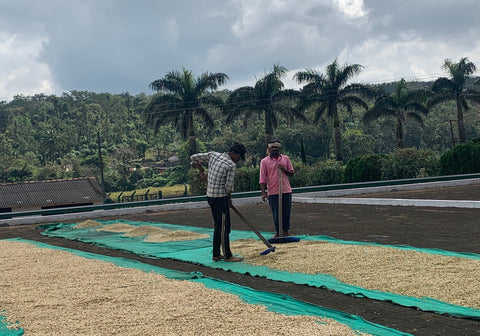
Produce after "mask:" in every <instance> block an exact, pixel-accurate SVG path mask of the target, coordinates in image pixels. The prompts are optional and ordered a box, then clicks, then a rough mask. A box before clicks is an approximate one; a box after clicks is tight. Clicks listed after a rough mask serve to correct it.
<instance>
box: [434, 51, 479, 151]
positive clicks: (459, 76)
mask: <svg viewBox="0 0 480 336" xmlns="http://www.w3.org/2000/svg"><path fill="white" fill-rule="evenodd" d="M442 69H444V70H445V71H447V72H448V74H449V75H450V77H451V78H446V77H440V78H438V79H436V80H435V82H433V86H432V90H433V91H434V92H435V93H436V94H437V95H436V96H435V97H434V98H432V100H430V101H429V103H428V107H429V108H431V107H433V106H435V105H437V104H440V103H443V102H446V101H449V100H455V103H456V105H457V122H458V138H459V140H460V142H461V143H463V142H465V141H466V137H465V122H464V120H463V111H468V110H469V109H470V107H469V106H468V103H467V101H468V100H472V101H475V102H480V94H479V93H478V92H475V91H473V90H467V89H465V82H466V79H467V78H468V77H469V76H470V75H471V74H473V73H474V72H475V70H476V66H475V64H473V63H472V62H469V61H468V58H466V57H464V58H462V59H460V61H459V62H458V63H453V62H452V61H451V60H449V59H446V60H445V62H444V63H443V65H442Z"/></svg>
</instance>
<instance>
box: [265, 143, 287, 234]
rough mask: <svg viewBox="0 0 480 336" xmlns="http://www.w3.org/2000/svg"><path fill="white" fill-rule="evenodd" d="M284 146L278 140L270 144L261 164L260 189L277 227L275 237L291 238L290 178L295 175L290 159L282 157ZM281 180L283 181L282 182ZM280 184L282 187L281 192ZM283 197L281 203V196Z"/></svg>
mask: <svg viewBox="0 0 480 336" xmlns="http://www.w3.org/2000/svg"><path fill="white" fill-rule="evenodd" d="M281 149H282V145H281V144H280V141H278V140H272V141H269V142H268V149H267V154H268V155H267V156H266V157H265V158H263V159H262V161H261V162H260V189H261V191H262V200H263V201H264V202H266V201H267V200H268V204H269V205H270V209H271V211H272V215H273V224H274V226H275V232H276V233H275V236H274V238H277V237H286V236H289V235H290V234H289V232H288V231H289V230H290V212H291V209H292V187H291V186H290V180H289V178H290V177H292V176H293V174H294V173H295V171H294V169H293V166H292V163H291V162H290V158H289V157H288V156H286V155H281V154H280V150H281ZM280 178H281V179H282V180H281V181H280ZM280 184H281V186H282V189H281V192H280ZM280 194H281V195H282V198H281V202H280V197H279V195H280ZM280 205H281V208H282V212H281V217H282V234H281V235H280V231H279V229H280V225H279V208H280Z"/></svg>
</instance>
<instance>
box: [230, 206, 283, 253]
mask: <svg viewBox="0 0 480 336" xmlns="http://www.w3.org/2000/svg"><path fill="white" fill-rule="evenodd" d="M231 208H232V210H233V211H234V212H235V213H236V214H237V216H238V217H240V219H241V220H242V222H244V223H245V224H246V225H247V226H248V227H249V228H250V229H251V230H252V231H253V232H255V234H256V235H257V236H258V238H260V239H261V240H262V242H263V243H264V244H265V245H267V247H268V249H266V250H265V251H263V252H261V253H260V255H266V254H269V253H270V252H275V246H273V245H272V244H270V243H269V242H268V240H266V239H265V237H264V236H262V234H261V233H260V232H259V231H258V230H257V229H256V228H255V226H253V224H252V223H250V222H249V221H248V219H247V218H246V217H245V216H244V215H242V214H241V212H240V211H238V209H237V208H235V207H234V206H233V205H232V206H231Z"/></svg>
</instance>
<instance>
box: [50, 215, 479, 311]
mask: <svg viewBox="0 0 480 336" xmlns="http://www.w3.org/2000/svg"><path fill="white" fill-rule="evenodd" d="M99 222H101V223H102V224H104V225H107V224H113V223H124V224H129V225H132V226H141V225H151V226H158V227H161V228H166V229H170V230H188V231H194V232H198V233H204V234H209V235H211V233H212V230H211V229H206V228H198V227H192V226H180V225H171V224H162V223H150V222H133V221H126V220H116V221H99ZM75 225H76V224H65V223H55V224H50V225H43V226H42V228H44V229H45V231H43V233H44V234H46V235H49V236H57V237H63V238H68V239H74V240H79V241H83V242H88V243H92V244H97V245H100V246H105V247H109V248H113V249H118V250H125V251H129V252H133V253H136V254H140V255H144V256H148V257H155V258H170V259H176V260H181V261H186V262H191V263H197V264H201V265H205V266H208V267H213V268H220V269H224V270H228V271H232V272H238V273H243V274H250V275H253V276H260V277H264V278H268V279H271V280H276V281H283V282H293V283H296V284H304V285H308V286H314V287H319V288H326V289H329V290H333V291H336V292H340V293H343V294H347V295H352V296H356V297H365V298H370V299H375V300H381V301H388V302H393V303H396V304H399V305H402V306H405V307H415V308H418V309H420V310H423V311H429V312H435V313H439V314H448V315H452V316H456V317H462V318H475V319H480V310H478V309H474V308H469V307H462V306H457V305H453V304H450V303H447V302H443V301H439V300H435V299H432V298H429V297H423V298H415V297H410V296H404V295H399V294H394V293H388V292H380V291H375V290H368V289H365V288H362V287H358V286H354V285H349V284H346V283H343V282H341V281H339V280H338V279H336V278H335V277H333V276H331V275H328V274H305V273H290V272H287V271H278V270H273V269H270V268H268V267H266V266H255V265H250V264H248V263H245V262H244V263H225V262H214V261H212V259H211V256H212V252H211V238H210V239H209V238H207V239H198V240H189V241H185V242H168V243H150V242H148V243H147V242H144V241H143V237H138V238H127V237H124V236H123V234H122V233H105V232H101V231H98V230H97V229H96V228H86V229H74V228H73V226H75ZM300 237H301V239H302V240H322V241H328V242H334V243H338V244H359V245H377V246H383V247H390V248H398V249H404V250H414V251H418V252H422V253H431V254H441V255H447V256H453V257H461V258H473V259H480V255H478V254H473V253H456V252H450V251H444V250H440V249H425V248H415V247H409V246H395V245H382V244H377V243H365V242H355V241H344V240H340V239H335V238H332V237H328V236H300ZM245 238H253V239H258V238H257V237H256V235H255V234H254V233H253V232H250V231H239V230H232V233H231V235H230V239H231V240H232V241H233V240H236V239H245ZM259 252H260V251H259ZM265 257H266V258H268V255H267V256H265Z"/></svg>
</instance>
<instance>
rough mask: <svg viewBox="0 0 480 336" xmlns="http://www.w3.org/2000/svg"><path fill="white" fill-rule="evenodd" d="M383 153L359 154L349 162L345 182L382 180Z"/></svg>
mask: <svg viewBox="0 0 480 336" xmlns="http://www.w3.org/2000/svg"><path fill="white" fill-rule="evenodd" d="M382 157H383V156H382V155H379V154H369V155H362V156H357V157H355V158H353V159H351V160H349V161H348V162H347V165H346V167H345V173H344V178H343V182H345V183H353V182H368V181H380V180H381V177H382Z"/></svg>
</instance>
